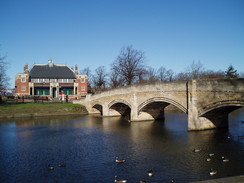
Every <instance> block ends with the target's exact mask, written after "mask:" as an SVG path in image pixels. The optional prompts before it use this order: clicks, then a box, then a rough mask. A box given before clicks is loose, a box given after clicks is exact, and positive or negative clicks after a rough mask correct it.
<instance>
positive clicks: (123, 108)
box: [108, 99, 131, 120]
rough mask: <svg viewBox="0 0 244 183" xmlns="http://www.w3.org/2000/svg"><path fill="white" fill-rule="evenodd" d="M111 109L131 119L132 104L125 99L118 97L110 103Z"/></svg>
mask: <svg viewBox="0 0 244 183" xmlns="http://www.w3.org/2000/svg"><path fill="white" fill-rule="evenodd" d="M108 108H109V110H115V111H117V112H118V113H119V114H120V115H121V116H122V117H124V118H126V119H128V120H130V118H131V105H130V103H129V102H127V101H126V100H123V99H116V100H113V101H111V102H110V103H109V104H108Z"/></svg>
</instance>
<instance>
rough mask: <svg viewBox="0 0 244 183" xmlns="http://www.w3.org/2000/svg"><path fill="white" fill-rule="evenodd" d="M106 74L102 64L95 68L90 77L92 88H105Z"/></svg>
mask: <svg viewBox="0 0 244 183" xmlns="http://www.w3.org/2000/svg"><path fill="white" fill-rule="evenodd" d="M106 80H107V74H106V69H105V67H104V66H100V67H98V68H97V69H96V70H95V74H94V75H93V77H92V81H93V85H94V88H95V89H96V90H97V91H98V90H99V91H101V90H102V89H105V88H106Z"/></svg>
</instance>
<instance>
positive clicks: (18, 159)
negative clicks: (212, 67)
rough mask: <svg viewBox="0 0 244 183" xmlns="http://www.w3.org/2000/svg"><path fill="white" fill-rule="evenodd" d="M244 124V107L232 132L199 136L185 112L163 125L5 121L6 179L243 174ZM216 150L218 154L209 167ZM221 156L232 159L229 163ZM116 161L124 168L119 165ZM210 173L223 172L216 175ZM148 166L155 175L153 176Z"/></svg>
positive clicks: (8, 182)
mask: <svg viewBox="0 0 244 183" xmlns="http://www.w3.org/2000/svg"><path fill="white" fill-rule="evenodd" d="M241 120H244V110H243V108H242V109H239V110H237V111H235V112H233V113H232V114H231V115H230V122H229V129H226V130H207V131H199V132H188V131H187V116H186V115H185V114H182V113H167V114H166V121H165V122H164V123H162V122H133V123H129V122H127V121H124V120H122V119H119V118H102V117H98V116H97V117H96V116H83V117H82V116H79V117H78V116H76V117H75V116H70V117H51V118H23V119H11V120H8V121H7V120H5V121H2V122H0V182H1V183H12V182H13V183H15V182H17V183H27V182H28V183H30V182H34V183H76V182H77V183H78V182H81V183H96V182H99V183H103V182H104V183H109V182H111V183H112V182H114V176H115V175H118V177H119V178H125V179H127V182H129V183H130V182H132V183H137V182H138V183H139V182H140V180H145V181H147V182H170V180H171V179H174V182H176V183H177V182H180V183H182V182H183V183H184V182H192V181H200V180H206V179H213V178H219V177H227V176H234V175H241V174H244V139H240V138H238V136H241V135H244V123H243V124H242V123H241V122H240V121H241ZM230 135H231V138H228V136H230ZM194 148H198V149H200V150H201V151H200V152H198V153H194V152H192V150H193V149H194ZM209 153H214V154H215V155H214V156H213V157H212V161H210V162H207V161H206V158H207V157H208V154H209ZM222 156H226V157H228V158H229V160H230V161H229V162H226V163H223V162H222V159H221V157H222ZM116 157H122V158H124V159H126V161H125V163H122V164H116V163H115V158H116ZM60 163H65V164H66V167H59V166H58V165H59V164H60ZM48 164H50V165H52V166H54V170H48V168H47V166H48ZM211 168H213V169H216V170H217V171H218V173H217V174H216V175H214V176H210V175H209V171H210V169H211ZM149 169H152V170H153V171H154V176H152V177H148V176H147V171H148V170H149Z"/></svg>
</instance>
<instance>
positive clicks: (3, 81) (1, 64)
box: [0, 55, 9, 95]
mask: <svg viewBox="0 0 244 183" xmlns="http://www.w3.org/2000/svg"><path fill="white" fill-rule="evenodd" d="M5 59H6V56H1V55H0V95H1V93H2V92H3V90H5V89H7V87H8V81H9V78H8V76H7V74H6V70H7V65H8V63H7V62H6V61H5Z"/></svg>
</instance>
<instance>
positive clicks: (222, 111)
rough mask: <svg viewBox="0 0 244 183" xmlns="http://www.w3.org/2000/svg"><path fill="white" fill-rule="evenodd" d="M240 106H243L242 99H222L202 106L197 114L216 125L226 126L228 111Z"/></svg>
mask: <svg viewBox="0 0 244 183" xmlns="http://www.w3.org/2000/svg"><path fill="white" fill-rule="evenodd" d="M241 107H244V101H240V100H224V101H219V102H215V103H212V104H210V105H208V106H206V107H204V108H203V109H202V110H201V111H199V114H198V115H199V117H205V118H207V119H209V120H210V121H212V123H213V124H214V125H215V126H216V127H226V126H228V115H229V113H231V112H233V111H234V110H236V109H239V108H241Z"/></svg>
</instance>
